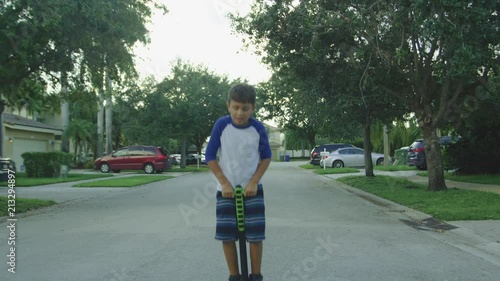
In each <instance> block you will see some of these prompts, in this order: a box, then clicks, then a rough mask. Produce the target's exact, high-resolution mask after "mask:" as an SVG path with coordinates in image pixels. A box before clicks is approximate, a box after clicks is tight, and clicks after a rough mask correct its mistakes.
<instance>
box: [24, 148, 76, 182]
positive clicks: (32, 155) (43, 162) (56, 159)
mask: <svg viewBox="0 0 500 281" xmlns="http://www.w3.org/2000/svg"><path fill="white" fill-rule="evenodd" d="M21 157H23V159H24V166H25V168H26V174H27V176H28V177H29V178H39V177H59V176H60V174H61V165H67V166H68V167H70V165H71V163H72V159H73V156H72V154H70V153H65V152H60V151H58V152H25V153H23V154H22V155H21Z"/></svg>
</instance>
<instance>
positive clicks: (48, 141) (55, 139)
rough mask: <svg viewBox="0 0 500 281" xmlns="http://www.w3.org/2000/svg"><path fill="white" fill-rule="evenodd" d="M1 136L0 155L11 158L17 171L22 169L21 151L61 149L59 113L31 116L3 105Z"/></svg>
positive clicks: (61, 130)
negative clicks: (0, 150)
mask: <svg viewBox="0 0 500 281" xmlns="http://www.w3.org/2000/svg"><path fill="white" fill-rule="evenodd" d="M2 119H3V127H2V128H1V130H0V132H1V133H0V134H1V138H2V155H1V156H2V157H5V158H10V159H12V160H13V161H14V162H15V164H16V168H17V170H18V171H23V170H24V166H23V158H22V157H21V155H22V154H23V153H24V152H51V151H60V150H61V137H62V134H63V129H62V125H61V124H62V120H61V118H60V116H58V115H56V114H54V115H51V114H46V115H41V116H37V117H34V116H33V115H31V114H28V113H27V112H26V111H25V110H20V111H17V110H16V111H14V110H13V109H11V108H5V110H4V112H3V114H2Z"/></svg>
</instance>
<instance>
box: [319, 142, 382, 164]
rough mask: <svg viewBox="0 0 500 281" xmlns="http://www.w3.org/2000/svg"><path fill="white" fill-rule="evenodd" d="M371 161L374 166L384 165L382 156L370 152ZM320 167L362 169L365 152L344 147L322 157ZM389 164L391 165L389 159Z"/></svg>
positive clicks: (355, 148)
mask: <svg viewBox="0 0 500 281" xmlns="http://www.w3.org/2000/svg"><path fill="white" fill-rule="evenodd" d="M372 161H373V164H374V165H382V164H384V154H380V153H374V152H372ZM319 164H320V166H321V167H325V165H326V167H332V168H342V167H363V166H365V151H364V150H363V149H361V148H358V147H346V148H340V149H337V150H335V151H333V152H331V153H329V154H328V155H327V156H324V157H323V158H322V159H321V160H320V162H319ZM389 164H392V161H391V158H389Z"/></svg>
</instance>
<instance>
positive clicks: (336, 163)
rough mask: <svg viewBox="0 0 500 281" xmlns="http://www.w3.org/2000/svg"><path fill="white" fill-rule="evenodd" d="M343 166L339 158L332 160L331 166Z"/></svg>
mask: <svg viewBox="0 0 500 281" xmlns="http://www.w3.org/2000/svg"><path fill="white" fill-rule="evenodd" d="M343 167H344V162H342V161H340V160H335V161H333V164H332V168H343Z"/></svg>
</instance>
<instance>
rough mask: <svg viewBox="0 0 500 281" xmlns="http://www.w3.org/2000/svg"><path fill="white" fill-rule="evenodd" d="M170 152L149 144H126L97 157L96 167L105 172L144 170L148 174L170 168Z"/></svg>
mask: <svg viewBox="0 0 500 281" xmlns="http://www.w3.org/2000/svg"><path fill="white" fill-rule="evenodd" d="M170 167H171V163H170V158H169V157H168V152H167V151H166V150H165V149H164V148H163V147H157V146H149V145H134V146H126V147H122V148H120V149H118V150H117V151H115V152H113V153H112V154H110V155H106V156H103V157H100V158H97V159H96V160H95V163H94V168H95V169H96V170H100V171H101V172H103V173H108V172H109V171H113V172H115V173H118V172H120V171H121V170H144V172H145V173H146V174H152V173H154V172H157V173H161V172H163V171H165V170H168V169H170Z"/></svg>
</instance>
